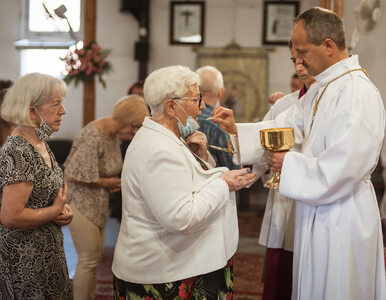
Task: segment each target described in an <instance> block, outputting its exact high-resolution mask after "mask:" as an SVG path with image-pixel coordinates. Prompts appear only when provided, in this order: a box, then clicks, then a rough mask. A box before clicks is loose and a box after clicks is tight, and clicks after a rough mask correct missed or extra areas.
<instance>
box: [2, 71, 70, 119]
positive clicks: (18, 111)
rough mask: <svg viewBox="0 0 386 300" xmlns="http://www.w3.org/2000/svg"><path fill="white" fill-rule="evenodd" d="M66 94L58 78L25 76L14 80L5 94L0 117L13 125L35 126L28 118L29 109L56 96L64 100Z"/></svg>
mask: <svg viewBox="0 0 386 300" xmlns="http://www.w3.org/2000/svg"><path fill="white" fill-rule="evenodd" d="M66 92H67V86H66V84H65V83H64V81H63V80H61V79H59V78H55V77H52V76H50V75H47V74H40V73H30V74H27V75H25V76H23V77H21V78H19V79H18V80H16V82H15V84H14V85H13V86H12V87H11V88H9V90H8V91H7V93H6V94H5V98H4V102H3V104H2V106H1V117H2V118H3V119H4V120H6V121H8V122H12V123H14V124H15V125H25V126H35V124H34V123H33V122H32V120H31V118H30V114H29V111H30V110H29V109H30V107H31V106H35V107H38V106H39V105H41V104H43V103H45V102H46V101H48V100H51V99H52V97H55V96H56V95H58V96H60V97H63V98H64V97H65V96H66Z"/></svg>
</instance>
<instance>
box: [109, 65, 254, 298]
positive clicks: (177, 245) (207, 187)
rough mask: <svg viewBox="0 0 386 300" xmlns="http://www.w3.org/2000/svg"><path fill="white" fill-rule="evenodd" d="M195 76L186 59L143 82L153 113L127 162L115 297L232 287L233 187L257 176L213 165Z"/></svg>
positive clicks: (193, 294)
mask: <svg viewBox="0 0 386 300" xmlns="http://www.w3.org/2000/svg"><path fill="white" fill-rule="evenodd" d="M198 83H199V78H198V75H197V74H195V73H194V72H192V71H191V70H190V69H189V68H187V67H182V66H171V67H165V68H162V69H159V70H156V71H154V72H153V73H151V74H150V75H149V76H148V78H147V79H146V81H145V86H144V94H145V99H146V101H147V103H148V104H149V106H150V107H151V110H152V117H151V118H146V119H145V121H144V123H143V126H142V127H141V129H140V130H139V131H138V132H137V134H136V136H135V138H134V139H133V141H132V142H131V144H130V146H129V148H128V150H127V153H126V158H125V162H124V165H123V171H122V177H121V180H122V194H123V210H122V223H121V229H120V232H119V236H118V241H117V245H116V248H115V253H114V261H113V266H112V269H113V273H114V275H115V277H116V280H115V290H116V293H115V294H116V299H133V298H135V297H138V299H143V298H146V297H149V298H151V297H153V298H154V299H155V298H161V299H175V297H179V299H185V298H189V299H190V298H193V299H203V298H204V297H205V298H206V299H225V298H226V297H227V296H228V297H229V296H230V295H231V294H232V286H233V283H232V280H233V271H232V262H231V258H232V256H233V254H234V253H235V251H236V248H237V243H238V226H237V211H236V202H235V196H234V191H235V190H238V189H240V188H242V187H244V186H246V185H248V184H250V183H252V182H253V181H254V180H255V175H254V174H253V173H251V172H250V170H249V169H241V170H234V171H229V170H228V169H227V168H225V167H222V168H213V165H212V163H213V162H214V161H213V158H211V156H210V154H209V152H208V151H207V145H206V137H205V135H204V134H203V133H200V132H199V131H196V130H197V128H198V125H197V122H196V117H197V116H198V115H199V114H200V111H201V110H202V109H204V108H205V104H204V102H203V101H201V95H200V92H199V89H198ZM121 297H122V298H121ZM135 299H137V298H135Z"/></svg>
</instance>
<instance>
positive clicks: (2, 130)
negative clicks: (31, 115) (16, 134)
mask: <svg viewBox="0 0 386 300" xmlns="http://www.w3.org/2000/svg"><path fill="white" fill-rule="evenodd" d="M12 84H13V82H12V81H11V80H0V106H1V104H2V103H3V100H4V97H5V94H6V92H7V89H8V88H10V87H11V86H12ZM0 113H1V109H0ZM12 127H13V124H12V122H7V121H5V120H4V119H2V118H1V117H0V147H1V146H2V145H3V144H4V142H5V140H6V139H7V136H9V135H10V133H11V130H12Z"/></svg>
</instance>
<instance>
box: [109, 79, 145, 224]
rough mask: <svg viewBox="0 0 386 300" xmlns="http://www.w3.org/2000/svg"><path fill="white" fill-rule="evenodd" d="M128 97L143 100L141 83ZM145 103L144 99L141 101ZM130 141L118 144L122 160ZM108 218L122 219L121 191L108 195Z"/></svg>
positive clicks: (135, 84)
mask: <svg viewBox="0 0 386 300" xmlns="http://www.w3.org/2000/svg"><path fill="white" fill-rule="evenodd" d="M127 94H128V95H138V96H141V98H142V99H143V81H141V80H140V81H137V82H134V83H133V84H132V85H131V86H130V87H129V89H128V91H127ZM143 102H144V103H146V102H145V99H143ZM146 106H147V108H148V111H149V113H150V107H149V106H148V105H147V104H146ZM130 142H131V139H130V140H125V141H121V142H120V148H121V154H122V160H124V159H125V154H126V150H127V147H128V146H129V145H130ZM109 202H110V216H111V217H112V218H115V219H116V220H117V221H118V222H121V217H122V193H121V191H118V192H115V193H112V194H110V200H109Z"/></svg>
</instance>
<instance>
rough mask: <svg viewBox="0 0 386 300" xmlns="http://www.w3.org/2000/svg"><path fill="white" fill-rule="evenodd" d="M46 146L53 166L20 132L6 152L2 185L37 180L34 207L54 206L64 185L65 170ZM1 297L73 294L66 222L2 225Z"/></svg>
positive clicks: (1, 154) (62, 299)
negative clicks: (23, 226)
mask: <svg viewBox="0 0 386 300" xmlns="http://www.w3.org/2000/svg"><path fill="white" fill-rule="evenodd" d="M46 147H47V150H48V152H49V155H50V158H51V162H52V169H51V168H50V167H49V166H48V165H47V163H46V162H45V161H44V159H43V157H42V156H41V154H40V153H39V152H38V151H37V150H36V149H35V148H34V147H33V146H32V145H31V144H30V143H29V142H28V141H26V140H25V139H24V138H22V137H20V136H10V137H8V139H7V141H6V143H5V144H4V146H3V147H2V148H1V151H0V189H2V187H3V186H6V185H9V184H12V183H17V182H26V181H30V182H32V183H33V189H32V193H31V195H30V198H29V199H28V202H27V204H26V207H28V208H32V209H38V208H43V207H47V206H50V205H51V204H52V202H53V200H54V198H55V196H56V195H57V192H58V189H59V187H60V186H62V185H63V173H62V170H61V169H60V167H59V166H58V164H57V162H56V160H55V157H54V155H53V153H52V152H51V150H50V149H49V148H48V146H47V144H46ZM0 204H1V202H0ZM0 299H7V300H12V299H20V300H21V299H23V300H28V299H31V300H32V299H34V300H35V299H36V300H37V299H39V300H40V299H45V300H51V299H52V300H54V299H55V300H67V299H72V291H71V287H70V282H69V278H68V269H67V264H66V258H65V254H64V248H63V233H62V230H61V227H60V226H58V225H56V224H54V223H53V222H49V223H46V224H43V225H40V226H38V227H36V228H33V229H15V228H6V227H4V226H3V225H2V224H0Z"/></svg>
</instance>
